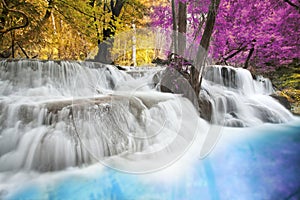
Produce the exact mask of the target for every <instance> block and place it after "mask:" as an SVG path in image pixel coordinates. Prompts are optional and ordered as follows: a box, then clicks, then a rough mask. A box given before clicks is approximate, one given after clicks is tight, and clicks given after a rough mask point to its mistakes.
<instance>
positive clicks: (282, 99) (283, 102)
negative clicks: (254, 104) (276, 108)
mask: <svg viewBox="0 0 300 200" xmlns="http://www.w3.org/2000/svg"><path fill="white" fill-rule="evenodd" d="M270 96H271V97H272V98H274V99H276V100H277V101H278V102H279V103H280V104H281V105H283V106H284V107H285V108H286V109H288V110H291V108H292V107H291V103H290V102H289V100H288V98H287V97H285V96H283V95H280V94H276V93H274V94H271V95H270Z"/></svg>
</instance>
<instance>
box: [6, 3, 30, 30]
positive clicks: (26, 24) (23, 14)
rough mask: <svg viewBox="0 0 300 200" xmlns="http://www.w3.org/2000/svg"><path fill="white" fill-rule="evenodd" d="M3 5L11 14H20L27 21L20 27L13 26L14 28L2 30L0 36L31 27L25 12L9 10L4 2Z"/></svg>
mask: <svg viewBox="0 0 300 200" xmlns="http://www.w3.org/2000/svg"><path fill="white" fill-rule="evenodd" d="M2 4H3V7H4V9H6V10H7V11H9V12H13V13H17V14H20V15H21V16H22V17H23V19H24V20H25V21H24V22H23V24H20V25H16V26H13V27H10V28H4V29H0V34H1V35H3V34H5V33H8V32H10V31H13V30H17V29H21V28H25V27H26V26H28V25H29V19H28V17H27V15H26V14H25V13H24V12H23V11H20V10H15V9H11V8H8V6H7V5H6V2H5V1H4V0H2Z"/></svg>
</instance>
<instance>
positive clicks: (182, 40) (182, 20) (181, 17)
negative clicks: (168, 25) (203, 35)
mask: <svg viewBox="0 0 300 200" xmlns="http://www.w3.org/2000/svg"><path fill="white" fill-rule="evenodd" d="M186 25H187V12H186V3H182V2H181V1H179V8H178V32H179V35H178V38H177V39H178V54H179V55H180V56H182V57H184V55H185V50H186Z"/></svg>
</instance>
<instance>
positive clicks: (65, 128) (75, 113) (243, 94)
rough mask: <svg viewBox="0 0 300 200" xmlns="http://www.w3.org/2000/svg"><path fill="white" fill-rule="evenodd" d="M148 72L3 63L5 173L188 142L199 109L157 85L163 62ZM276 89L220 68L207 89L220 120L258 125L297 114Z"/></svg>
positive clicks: (210, 74) (1, 151)
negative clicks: (279, 98)
mask: <svg viewBox="0 0 300 200" xmlns="http://www.w3.org/2000/svg"><path fill="white" fill-rule="evenodd" d="M146 71H147V73H146V72H145V71H134V72H133V71H131V72H130V70H129V73H134V74H135V75H134V77H135V78H133V77H132V76H131V75H129V74H128V73H126V72H125V71H120V70H118V69H117V68H115V67H113V66H109V65H102V64H98V63H92V62H67V61H60V62H54V61H47V62H46V61H45V62H42V61H28V60H20V61H1V62H0V111H1V115H0V127H1V132H0V163H1V165H0V171H11V170H20V169H27V170H38V171H54V170H61V169H64V168H66V167H70V166H78V165H82V164H90V163H93V162H96V161H97V159H99V158H100V159H102V158H104V157H109V156H113V155H119V154H124V153H134V152H143V151H149V149H151V147H153V146H156V147H157V146H160V148H162V149H163V147H166V146H168V145H169V146H168V149H167V151H168V152H172V151H174V149H176V145H170V144H171V143H174V144H177V146H181V147H182V148H183V147H184V148H185V147H187V146H188V143H189V141H191V140H192V138H193V134H191V132H192V131H194V130H196V129H197V120H198V114H197V111H196V110H195V109H194V108H193V106H192V104H191V103H190V102H189V101H188V100H187V99H186V98H183V97H180V96H178V95H174V94H167V93H160V92H158V91H157V89H156V87H155V85H156V84H157V82H158V80H154V79H158V77H159V76H158V75H157V74H158V71H161V68H157V69H151V70H150V69H147V70H146ZM272 92H273V89H272V85H271V83H270V81H269V80H267V79H263V78H262V77H259V78H258V79H257V80H253V79H252V76H251V74H250V73H249V72H248V71H246V70H243V69H234V68H232V67H221V66H212V67H209V68H208V70H207V72H206V76H205V80H204V81H203V91H202V94H201V95H202V96H203V97H206V98H207V99H208V100H209V101H210V102H211V105H212V117H211V122H212V123H219V124H224V125H229V126H252V125H257V124H261V123H263V122H272V123H278V122H285V121H287V120H288V119H290V118H291V117H292V115H291V114H290V113H289V112H288V111H287V110H285V109H284V107H283V106H281V105H280V104H279V103H278V102H276V101H275V100H273V99H272V98H271V97H269V96H268V94H271V93H272ZM200 116H201V113H200ZM185 118H188V119H185ZM190 119H194V120H190ZM158 133H159V134H158Z"/></svg>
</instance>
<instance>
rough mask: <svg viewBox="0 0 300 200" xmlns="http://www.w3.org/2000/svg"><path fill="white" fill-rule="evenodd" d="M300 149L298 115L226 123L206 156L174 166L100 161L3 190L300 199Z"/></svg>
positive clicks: (146, 197) (54, 195)
mask: <svg viewBox="0 0 300 200" xmlns="http://www.w3.org/2000/svg"><path fill="white" fill-rule="evenodd" d="M195 145H197V144H195ZM195 149H197V148H195ZM199 151H200V150H199ZM299 153H300V119H297V120H295V121H293V122H290V123H288V124H277V125H274V124H267V125H263V126H260V127H255V128H243V129H240V128H224V129H223V130H222V136H221V139H220V141H219V142H218V144H217V145H216V147H215V148H214V150H213V151H212V152H211V154H209V156H208V157H206V158H205V159H202V160H201V159H199V158H198V157H197V155H195V156H194V157H192V158H190V159H185V158H182V159H180V160H179V161H177V163H175V164H174V165H175V166H174V167H173V166H170V167H169V168H167V169H165V170H162V171H161V172H155V173H152V174H144V175H134V174H128V173H123V172H118V171H115V170H113V169H110V168H106V167H104V166H102V165H100V164H96V165H94V166H91V167H85V168H81V169H79V168H75V169H68V170H65V171H62V172H53V173H47V174H33V175H31V176H28V177H29V178H27V179H26V180H25V181H24V180H22V182H20V184H17V186H16V188H14V189H12V190H9V191H4V192H3V191H2V197H3V198H4V199H8V200H17V199H26V200H27V199H64V200H67V199H72V200H73V199H74V200H76V199H78V200H83V199H91V200H94V199H105V200H110V199H122V200H123V199H124V200H135V199H138V200H140V199H142V200H156V199H178V200H179V199H180V200H184V199H195V200H196V199H197V200H199V199H204V200H209V199H212V200H218V199H222V200H223V199H230V200H232V199H242V200H244V199H245V200H247V199H249V200H253V199H255V200H256V199H275V200H276V199H295V200H296V199H300V155H299ZM188 157H190V156H188ZM177 165H178V166H177ZM24 174H25V176H26V173H25V172H24V173H23V175H20V177H23V176H24ZM15 179H16V178H15ZM16 182H17V181H16ZM0 199H1V193H0Z"/></svg>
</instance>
